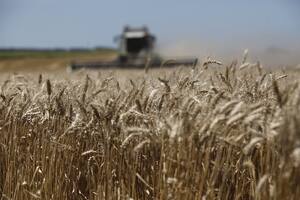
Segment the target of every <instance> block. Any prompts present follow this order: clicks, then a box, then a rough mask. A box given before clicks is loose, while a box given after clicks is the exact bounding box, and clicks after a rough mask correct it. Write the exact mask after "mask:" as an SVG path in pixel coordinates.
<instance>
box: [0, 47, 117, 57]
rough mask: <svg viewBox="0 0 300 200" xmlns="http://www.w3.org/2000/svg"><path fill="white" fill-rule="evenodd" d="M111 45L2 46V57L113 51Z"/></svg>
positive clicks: (61, 55)
mask: <svg viewBox="0 0 300 200" xmlns="http://www.w3.org/2000/svg"><path fill="white" fill-rule="evenodd" d="M115 51H116V50H115V49H113V48H109V47H95V48H0V59H2V60H3V59H16V58H55V57H65V56H75V55H76V56H77V55H81V54H98V53H112V52H115Z"/></svg>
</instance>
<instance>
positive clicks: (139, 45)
mask: <svg viewBox="0 0 300 200" xmlns="http://www.w3.org/2000/svg"><path fill="white" fill-rule="evenodd" d="M116 41H117V42H118V43H119V56H118V59H119V62H120V63H131V64H144V63H145V62H146V60H147V59H148V58H153V57H154V54H153V49H154V43H155V36H154V35H152V34H150V33H149V31H148V28H147V27H142V28H131V27H129V26H125V27H124V30H123V33H122V34H121V35H120V36H118V37H117V38H116Z"/></svg>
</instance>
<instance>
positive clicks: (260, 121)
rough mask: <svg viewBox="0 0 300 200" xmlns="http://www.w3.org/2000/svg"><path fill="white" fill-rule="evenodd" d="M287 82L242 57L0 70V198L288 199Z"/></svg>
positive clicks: (296, 141) (298, 153)
mask: <svg viewBox="0 0 300 200" xmlns="http://www.w3.org/2000/svg"><path fill="white" fill-rule="evenodd" d="M299 77H300V74H299V73H298V72H297V71H296V70H284V69H276V70H275V69H274V70H270V69H265V68H264V67H262V66H261V64H260V63H259V62H258V63H248V62H247V58H246V56H245V58H244V59H242V61H241V62H237V61H234V62H232V63H231V64H228V65H225V64H223V65H222V64H221V63H220V62H218V61H214V60H207V61H204V62H202V63H199V64H198V65H195V66H193V67H190V68H180V67H178V68H174V69H153V70H152V69H150V70H149V71H143V70H135V71H132V70H100V71H86V70H81V71H79V72H74V73H72V74H47V73H44V74H37V73H31V74H24V75H22V74H5V75H1V78H0V86H1V90H0V134H1V137H0V193H1V195H2V199H4V200H5V199H16V200H21V199H22V200H29V199H49V200H50V199H52V200H61V199H62V200H63V199H70V200H77V199H101V200H102V199H105V200H123V199H124V200H138V199H161V200H168V199H184V200H186V199H191V200H193V199H200V200H210V199H236V200H237V199H240V200H248V199H249V200H250V199H251V200H252V199H257V200H265V199H274V200H275V199H276V200H279V199H288V200H292V199H295V200H296V199H299V197H300V116H299V112H300V87H299V80H298V79H299Z"/></svg>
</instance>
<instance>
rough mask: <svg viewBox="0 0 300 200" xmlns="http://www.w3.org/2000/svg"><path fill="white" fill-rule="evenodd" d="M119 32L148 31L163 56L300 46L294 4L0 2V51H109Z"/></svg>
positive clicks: (233, 0) (267, 0) (234, 0)
mask: <svg viewBox="0 0 300 200" xmlns="http://www.w3.org/2000/svg"><path fill="white" fill-rule="evenodd" d="M125 24H129V25H133V26H140V25H147V26H149V28H150V30H151V31H152V32H153V33H155V35H156V36H157V38H158V46H159V47H160V48H161V49H165V51H167V50H169V51H171V50H174V49H175V50H176V49H179V51H180V49H181V50H182V49H185V50H187V49H190V50H191V51H203V52H204V51H205V52H206V53H212V52H217V53H218V52H221V51H222V52H223V53H224V52H225V51H227V52H236V51H239V50H240V49H244V48H250V49H251V48H252V49H253V51H263V50H266V49H273V50H274V49H277V50H278V49H279V50H286V51H293V50H295V49H298V48H299V46H300V2H299V1H297V0H251V1H250V0H249V1H246V0H226V1H225V0H224V1H221V0H219V1H217V0H186V1H175V0H152V1H144V0H126V1H125V0H123V1H121V0H119V1H117V0H109V1H102V0H85V1H84V0H0V47H94V46H112V47H114V46H115V44H114V43H113V40H112V38H113V36H114V35H117V34H118V33H120V31H121V30H122V27H123V25H125ZM200 46H201V48H200ZM182 51H183V50H182Z"/></svg>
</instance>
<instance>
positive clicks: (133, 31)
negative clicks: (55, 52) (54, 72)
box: [70, 26, 195, 70]
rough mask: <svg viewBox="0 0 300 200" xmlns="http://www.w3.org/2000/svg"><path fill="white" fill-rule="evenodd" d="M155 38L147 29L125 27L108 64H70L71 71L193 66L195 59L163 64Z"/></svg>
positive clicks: (116, 39)
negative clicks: (114, 55)
mask: <svg viewBox="0 0 300 200" xmlns="http://www.w3.org/2000/svg"><path fill="white" fill-rule="evenodd" d="M155 40H156V38H155V36H154V35H152V34H151V33H150V32H149V30H148V28H147V27H141V28H131V27H129V26H125V27H124V29H123V33H122V34H121V35H119V36H117V37H116V38H115V41H116V42H118V44H119V51H118V57H117V58H116V59H115V60H113V61H110V62H102V61H99V62H95V61H94V62H72V63H71V65H70V66H71V69H72V70H76V69H80V68H96V69H97V68H112V67H119V68H143V67H145V66H148V67H159V66H162V65H164V66H165V67H170V66H178V65H193V64H194V62H195V59H185V60H176V61H173V62H164V61H163V59H161V58H160V56H158V55H157V54H155V52H154V47H155Z"/></svg>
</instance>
